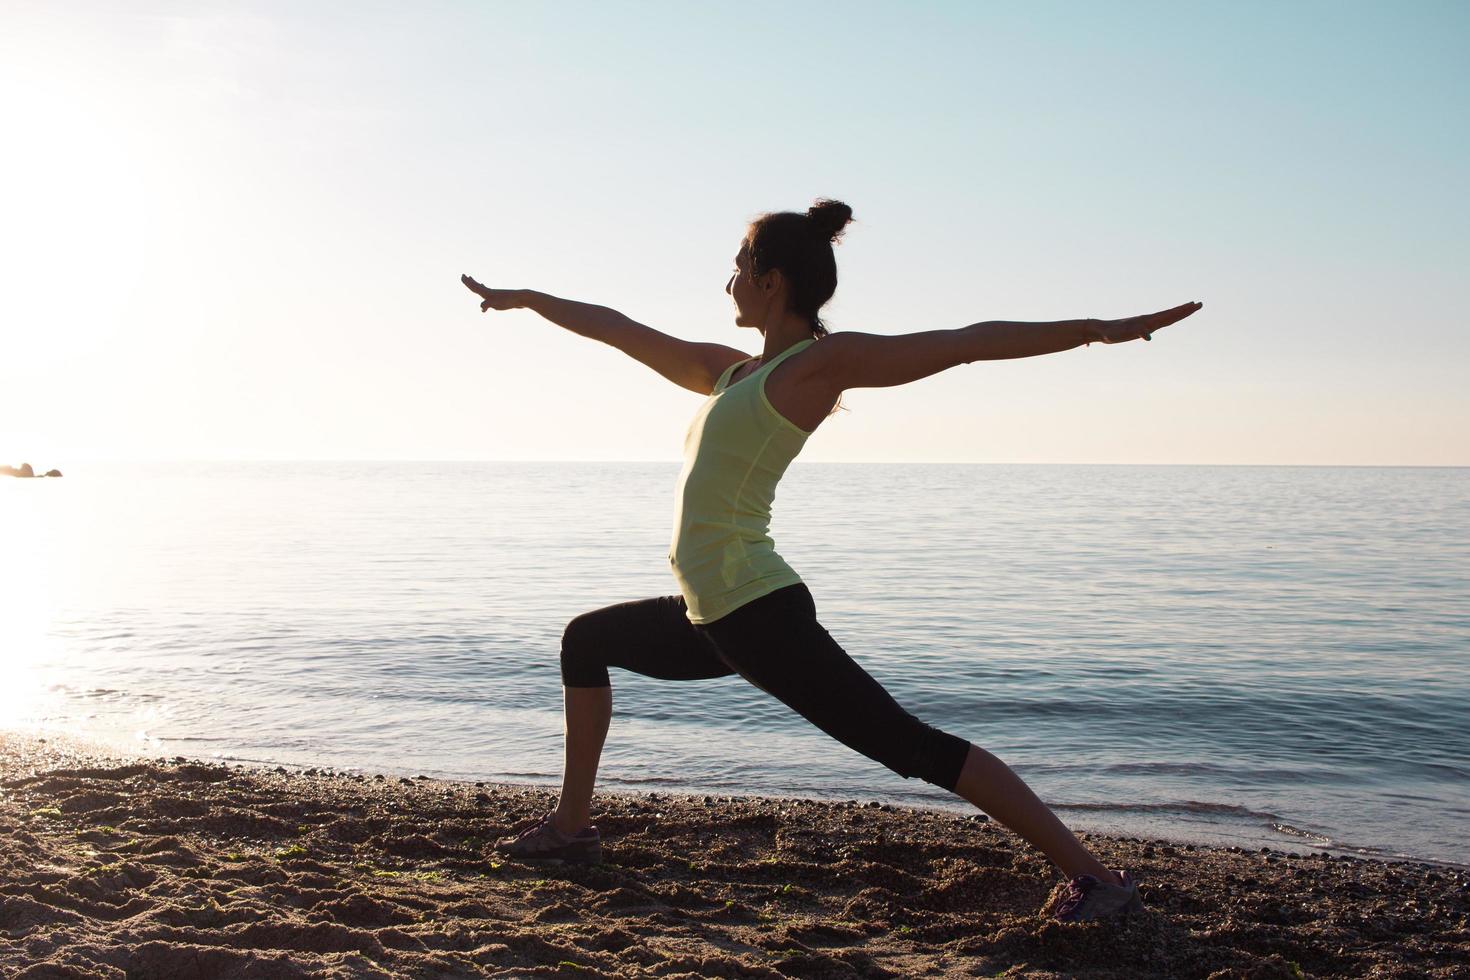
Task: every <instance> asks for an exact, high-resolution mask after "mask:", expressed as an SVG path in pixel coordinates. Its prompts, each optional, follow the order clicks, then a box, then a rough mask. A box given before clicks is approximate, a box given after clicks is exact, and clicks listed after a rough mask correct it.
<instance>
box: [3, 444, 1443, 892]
mask: <svg viewBox="0 0 1470 980" xmlns="http://www.w3.org/2000/svg"><path fill="white" fill-rule="evenodd" d="M678 469H679V464H678V463H677V462H642V463H637V462H632V463H629V462H617V463H609V462H452V463H425V462H412V463H410V462H307V463H302V462H242V463H233V462H232V463H224V462H175V463H137V464H125V463H93V464H89V465H88V464H82V465H76V466H73V467H67V468H66V475H65V476H64V477H62V478H60V479H56V478H51V479H33V480H23V479H8V478H7V479H0V545H3V549H4V551H3V561H0V729H6V730H13V731H23V732H27V733H31V734H41V735H43V736H44V735H45V734H46V733H47V732H54V733H57V734H63V735H68V736H73V737H79V738H84V739H89V740H92V741H94V742H100V743H103V744H106V745H109V746H112V747H115V748H117V749H119V750H121V751H126V752H129V753H134V754H144V755H153V756H158V757H174V756H185V757H188V758H193V759H203V760H208V761H217V762H224V763H227V764H245V765H255V764H266V765H278V766H286V767H299V768H307V767H324V768H334V769H337V770H339V771H350V772H360V773H373V774H376V773H383V774H387V775H389V776H407V777H413V776H417V775H426V776H430V777H434V778H448V779H460V780H479V781H497V782H509V783H517V784H521V785H532V786H540V787H545V788H551V789H556V788H559V787H560V780H561V771H562V761H563V755H562V752H563V744H562V737H563V727H562V726H563V715H562V689H561V680H560V670H559V659H558V658H559V649H560V640H561V634H562V630H563V628H564V627H565V625H566V623H567V622H568V621H569V620H571V619H572V618H573V617H574V616H576V615H578V614H579V613H582V612H585V611H588V610H591V609H596V608H599V607H601V606H605V605H609V604H612V603H617V602H624V601H627V600H629V599H638V598H644V597H648V596H656V595H669V594H674V593H675V592H676V591H677V587H676V585H675V583H674V581H673V579H672V577H671V576H670V571H669V565H668V560H667V555H668V546H669V539H670V532H671V528H672V515H673V503H674V501H673V493H674V485H675V481H676V477H677V474H678ZM771 533H772V537H773V538H774V539H775V542H776V546H777V548H778V550H779V551H780V553H781V554H782V555H783V556H784V557H785V558H786V560H787V561H788V563H789V564H790V565H791V566H792V567H793V568H794V569H796V571H797V572H798V573H799V574H800V575H801V576H802V578H803V580H804V581H805V582H806V583H807V585H808V587H809V588H810V589H811V592H812V594H813V596H814V597H815V600H816V607H817V615H818V618H819V619H820V620H821V622H822V624H823V626H825V627H826V629H827V630H828V632H829V633H831V634H832V636H833V637H834V638H835V639H836V640H837V641H838V642H839V643H840V644H841V645H842V646H843V648H844V649H846V650H847V651H848V653H850V654H851V655H852V657H853V658H854V659H855V660H856V661H858V663H860V664H861V665H862V666H863V667H864V668H865V669H866V670H867V671H868V672H869V673H870V674H872V675H873V676H874V677H875V678H877V679H878V681H879V682H880V683H882V684H883V685H884V686H885V687H886V688H887V689H888V690H889V691H890V692H891V693H892V694H893V696H894V697H895V698H896V699H897V700H898V702H899V703H900V704H902V705H903V706H904V707H905V708H907V709H908V710H909V711H910V712H911V713H913V714H915V715H917V716H918V717H920V718H921V719H923V720H924V721H926V722H928V723H929V724H931V725H934V726H936V727H939V728H942V729H944V730H945V731H948V732H952V733H954V734H956V735H959V736H960V737H962V738H965V739H968V740H969V741H971V742H974V743H975V744H977V745H980V746H982V747H983V748H985V749H987V750H989V751H990V752H992V753H993V754H995V755H996V756H998V757H1000V758H1001V759H1002V760H1004V761H1005V762H1006V763H1008V764H1009V765H1010V766H1011V768H1012V769H1014V770H1015V771H1016V772H1017V773H1018V774H1020V776H1021V777H1022V778H1023V779H1024V780H1026V782H1027V783H1028V784H1029V785H1031V786H1032V787H1033V788H1034V789H1035V790H1036V792H1037V793H1038V795H1040V796H1041V798H1042V799H1043V800H1045V801H1046V802H1047V803H1048V804H1049V805H1050V806H1052V807H1053V809H1055V810H1056V812H1057V813H1058V815H1059V816H1060V817H1061V819H1062V820H1063V822H1064V823H1066V824H1067V825H1068V826H1069V827H1071V828H1073V829H1074V830H1076V831H1079V832H1086V831H1093V832H1099V833H1111V834H1120V835H1129V836H1139V837H1144V836H1147V837H1153V838H1163V839H1168V840H1174V841H1179V842H1196V843H1202V844H1214V845H1229V846H1240V847H1242V848H1245V849H1259V848H1261V847H1270V848H1273V849H1280V850H1288V851H1296V852H1299V853H1307V852H1310V851H1326V852H1329V853H1334V854H1353V855H1357V856H1361V857H1370V858H1381V859H1389V860H1413V861H1425V862H1433V863H1441V864H1447V865H1458V866H1461V867H1467V866H1470V855H1467V853H1466V841H1467V840H1470V468H1421V467H1384V468H1380V467H1330V466H1185V465H1169V466H1163V465H1160V466H1133V465H1116V466H1114V465H1019V464H1018V465H990V464H977V465H959V464H955V465H948V464H935V465H915V464H869V463H818V462H812V463H807V462H802V461H799V460H798V461H797V462H796V463H795V464H793V466H792V467H791V469H790V470H789V471H788V473H787V475H786V478H785V479H784V480H783V482H782V484H781V486H780V489H779V492H778V494H777V498H776V502H775V507H774V517H773V521H772V528H771ZM612 684H613V720H612V725H611V728H610V730H609V733H608V738H607V744H606V747H605V749H604V754H603V758H602V763H601V766H600V769H599V772H598V789H599V791H606V792H616V793H647V792H659V793H695V794H717V795H720V796H777V797H793V798H807V799H818V800H834V801H835V800H858V801H861V802H870V801H881V802H885V803H890V804H896V805H904V806H916V807H924V808H929V809H933V810H941V811H946V812H953V813H975V812H976V811H975V809H974V807H973V806H972V805H971V804H969V803H968V802H966V801H965V800H963V799H961V798H960V797H958V796H955V795H953V794H951V793H949V792H947V791H945V790H944V789H942V788H940V787H937V786H933V785H931V784H928V783H925V782H923V781H922V780H918V779H904V778H903V777H901V776H899V775H898V774H897V773H894V772H892V771H890V770H888V769H886V768H884V767H883V766H882V765H880V764H879V763H877V762H874V761H873V760H871V759H868V758H866V757H864V756H862V755H860V754H858V753H857V752H855V751H853V750H851V749H849V748H848V747H847V746H845V745H843V744H841V743H840V742H837V741H835V740H833V739H832V738H830V737H829V736H827V735H825V734H824V733H823V732H821V731H820V730H818V729H816V728H815V727H813V726H812V725H811V724H810V723H808V722H807V721H806V720H805V719H803V718H802V717H801V716H799V715H797V714H795V713H794V712H792V711H791V710H790V709H789V708H787V707H786V706H785V705H783V704H782V703H780V702H779V701H777V700H775V699H774V698H772V697H771V696H769V695H767V694H766V693H765V692H763V691H761V690H760V689H758V688H756V687H754V686H753V685H751V684H750V683H748V682H747V681H745V680H744V679H742V678H741V677H739V676H730V677H725V678H720V679H717V680H706V681H665V680H658V679H655V678H651V677H644V676H641V675H637V674H633V673H630V672H627V671H623V670H620V669H614V670H613V671H612ZM593 812H594V819H595V814H596V803H595V801H594V810H593ZM1017 841H1018V846H1025V845H1023V844H1021V842H1020V840H1019V838H1018V839H1017Z"/></svg>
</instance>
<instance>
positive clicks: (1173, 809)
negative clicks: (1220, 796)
mask: <svg viewBox="0 0 1470 980" xmlns="http://www.w3.org/2000/svg"><path fill="white" fill-rule="evenodd" d="M1051 806H1053V807H1055V808H1056V809H1059V810H1108V811H1122V812H1126V813H1215V814H1224V815H1228V816H1234V817H1254V818H1256V819H1259V820H1280V819H1281V818H1280V817H1279V816H1277V815H1276V814H1274V813H1267V812H1266V811H1264V810H1252V809H1250V808H1249V807H1243V806H1236V805H1234V804H1233V803H1204V802H1201V801H1198V800H1182V801H1179V802H1177V803H1054V804H1051Z"/></svg>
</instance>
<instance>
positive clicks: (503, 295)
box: [459, 276, 521, 313]
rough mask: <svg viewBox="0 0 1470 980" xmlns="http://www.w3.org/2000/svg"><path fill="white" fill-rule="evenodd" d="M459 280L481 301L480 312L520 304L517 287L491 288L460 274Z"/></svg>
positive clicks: (510, 308) (509, 308)
mask: <svg viewBox="0 0 1470 980" xmlns="http://www.w3.org/2000/svg"><path fill="white" fill-rule="evenodd" d="M459 281H460V282H462V283H464V284H465V286H466V287H467V288H468V289H469V291H470V292H472V293H474V294H475V295H476V296H479V297H480V298H481V299H482V300H484V302H483V303H481V304H480V312H481V313H484V312H485V311H486V310H515V309H519V308H520V306H521V297H520V290H519V289H491V288H490V287H489V286H482V285H480V284H479V283H477V282H475V280H473V279H471V278H470V277H469V276H460V277H459Z"/></svg>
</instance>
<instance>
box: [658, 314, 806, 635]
mask: <svg viewBox="0 0 1470 980" xmlns="http://www.w3.org/2000/svg"><path fill="white" fill-rule="evenodd" d="M816 340H817V338H815V337H811V338H808V339H807V340H801V341H797V342H796V343H794V344H792V345H791V346H790V347H788V348H786V349H785V350H783V351H782V352H781V353H779V354H777V355H776V356H775V357H773V358H771V360H770V361H769V362H767V363H766V364H763V365H761V366H760V367H759V368H758V369H756V370H755V371H753V372H751V373H750V374H748V375H746V376H745V377H743V378H741V379H740V380H739V381H737V382H735V383H734V384H733V385H729V386H728V387H727V386H726V384H727V382H728V381H729V378H730V375H732V374H733V373H734V372H735V369H736V368H738V367H739V366H740V365H741V364H744V363H745V361H738V362H736V363H735V364H732V365H730V366H729V367H728V368H726V369H725V372H724V373H723V374H721V375H720V377H719V380H718V381H716V382H715V388H714V391H713V392H711V393H710V396H709V398H708V399H707V400H706V401H705V403H704V405H702V406H701V407H700V409H699V411H698V412H697V413H695V416H694V420H693V421H692V422H690V423H689V431H688V432H687V433H685V435H684V468H683V470H682V471H680V473H679V483H678V487H677V489H676V491H675V494H674V539H673V543H672V544H671V545H670V546H669V565H670V567H671V568H672V569H673V572H674V578H675V580H676V581H677V582H678V583H679V591H680V592H682V593H683V594H684V602H685V604H686V605H687V606H688V613H687V615H688V617H689V621H690V622H691V623H710V622H714V621H715V620H717V619H719V618H720V617H721V616H724V615H726V614H727V613H730V612H734V611H735V610H736V609H738V608H740V607H741V606H743V605H745V604H746V603H747V602H750V601H752V600H754V599H759V598H760V597H761V596H763V595H766V594H767V593H769V592H774V591H775V590H776V589H779V588H782V587H784V586H787V585H795V584H796V583H797V582H800V581H801V577H800V576H799V575H797V574H796V572H794V571H792V569H791V567H790V566H789V565H787V564H786V562H785V561H783V560H782V558H781V556H780V555H778V554H776V546H775V544H774V542H772V541H771V537H770V535H769V534H767V533H766V532H767V531H768V530H769V528H770V526H771V503H772V501H774V500H775V499H776V484H777V483H778V482H780V479H781V476H782V474H784V473H785V472H786V467H787V466H789V465H790V464H791V461H792V460H793V459H795V458H796V454H797V453H799V452H801V447H802V445H803V444H804V443H805V442H806V439H807V436H808V435H810V434H811V433H809V432H806V431H804V430H802V429H800V428H797V426H796V425H795V424H793V423H792V422H791V421H789V420H788V419H787V418H785V417H784V416H783V415H781V414H780V413H779V412H777V411H776V410H775V409H774V408H772V407H771V403H770V401H769V400H768V399H767V398H766V388H765V384H766V377H767V376H768V375H769V374H770V373H771V370H772V369H773V368H775V366H776V365H777V364H780V363H781V362H782V361H784V360H785V359H786V358H788V357H790V356H791V355H792V354H795V353H796V352H797V351H801V350H805V349H806V348H807V347H808V346H810V345H811V344H813V343H815V342H816ZM748 360H754V358H748Z"/></svg>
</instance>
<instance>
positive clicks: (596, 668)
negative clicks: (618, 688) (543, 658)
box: [561, 613, 612, 687]
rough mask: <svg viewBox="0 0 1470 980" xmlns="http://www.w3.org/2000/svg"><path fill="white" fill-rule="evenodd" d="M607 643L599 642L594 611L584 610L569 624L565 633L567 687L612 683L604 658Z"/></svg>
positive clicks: (564, 680) (563, 679)
mask: <svg viewBox="0 0 1470 980" xmlns="http://www.w3.org/2000/svg"><path fill="white" fill-rule="evenodd" d="M603 649H604V646H603V644H602V643H600V642H598V638H597V629H596V622H595V620H593V619H592V614H590V613H583V614H582V615H580V616H578V617H576V618H575V619H573V620H572V621H571V622H570V623H568V624H567V625H566V629H564V630H562V634H561V682H562V684H563V685H564V686H566V687H610V686H611V685H612V679H611V678H610V677H609V676H608V673H607V664H606V662H605V661H603V659H602V651H603Z"/></svg>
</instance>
